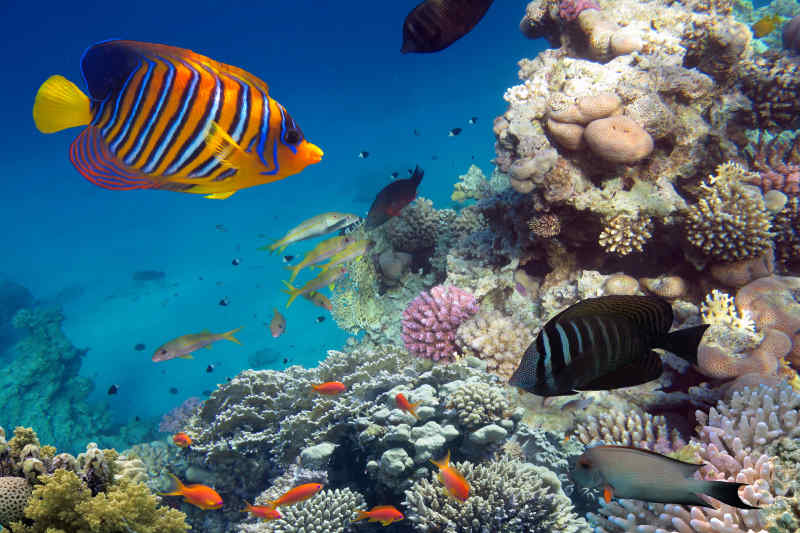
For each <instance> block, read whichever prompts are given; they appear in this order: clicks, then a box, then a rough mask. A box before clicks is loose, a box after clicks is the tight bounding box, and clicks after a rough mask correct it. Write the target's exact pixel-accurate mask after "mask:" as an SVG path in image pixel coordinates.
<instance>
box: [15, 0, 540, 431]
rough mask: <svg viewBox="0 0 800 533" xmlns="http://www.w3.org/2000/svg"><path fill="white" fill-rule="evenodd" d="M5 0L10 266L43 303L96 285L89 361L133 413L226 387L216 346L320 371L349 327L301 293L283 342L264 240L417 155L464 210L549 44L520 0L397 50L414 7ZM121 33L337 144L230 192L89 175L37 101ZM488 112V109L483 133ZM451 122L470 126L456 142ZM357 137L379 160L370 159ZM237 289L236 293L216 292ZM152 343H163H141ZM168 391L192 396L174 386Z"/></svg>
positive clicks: (228, 355)
mask: <svg viewBox="0 0 800 533" xmlns="http://www.w3.org/2000/svg"><path fill="white" fill-rule="evenodd" d="M9 4H10V2H3V3H2V6H0V21H2V22H0V24H2V29H3V38H2V40H0V52H2V57H3V58H4V65H3V71H4V72H3V79H4V80H5V83H3V84H2V85H0V116H2V118H3V120H2V121H0V139H2V141H3V142H2V144H1V145H0V146H2V148H0V151H1V153H2V156H3V162H4V168H3V170H2V173H3V176H4V179H3V194H2V195H0V228H2V229H0V232H1V233H0V235H2V248H3V250H4V252H5V253H4V260H3V261H2V263H0V276H3V275H4V276H7V277H8V278H10V279H13V280H15V281H18V282H20V283H23V284H24V285H26V286H28V287H29V288H30V289H31V290H32V291H33V292H34V294H35V295H36V296H37V297H40V298H52V297H53V296H54V295H55V294H56V293H58V292H59V291H60V290H62V289H63V288H65V287H70V286H77V287H79V288H80V290H82V291H83V293H82V295H81V296H80V297H78V298H75V299H73V300H71V301H69V302H66V303H65V309H66V312H67V315H68V319H67V324H66V329H67V332H68V333H69V334H70V336H71V338H72V339H73V341H74V342H75V343H76V344H77V345H79V346H85V345H89V346H90V348H91V350H90V352H89V355H88V356H87V358H86V361H85V363H84V368H83V370H82V373H84V374H85V375H89V376H92V377H94V378H95V379H96V380H97V383H98V392H97V393H96V397H97V398H104V397H105V390H106V389H107V387H108V385H109V384H110V383H118V384H120V385H121V388H120V394H119V395H118V396H117V397H115V398H112V399H111V401H112V402H113V405H114V407H115V409H117V412H118V415H119V416H121V417H126V416H130V415H131V414H132V413H134V412H135V413H140V414H154V413H158V412H163V411H165V410H167V409H169V408H170V407H172V406H173V405H175V404H177V403H179V401H180V400H181V399H182V398H183V397H185V396H186V395H188V394H197V393H199V392H200V390H202V389H203V388H210V387H212V386H213V384H214V383H216V382H218V381H220V380H221V379H222V378H223V375H222V374H220V373H214V374H204V372H203V369H204V368H205V365H206V364H207V363H208V362H209V361H211V360H212V359H216V360H221V361H222V362H223V366H222V367H221V368H223V369H224V370H222V372H225V373H227V374H228V375H232V373H234V372H236V371H237V370H238V369H239V368H241V367H243V366H244V365H245V364H246V359H247V355H248V354H249V353H251V352H253V351H255V350H257V349H260V348H262V347H272V348H275V349H276V350H279V351H280V352H281V353H283V354H287V355H289V356H291V358H292V360H293V361H294V362H302V363H305V364H308V365H311V364H313V363H314V362H315V361H316V360H319V359H320V358H321V357H323V356H324V350H325V349H327V348H337V347H339V344H340V343H341V341H342V340H343V339H344V335H343V334H342V333H341V332H339V331H338V330H337V329H336V328H335V324H334V323H333V321H332V320H327V321H326V322H324V323H322V324H316V322H315V321H314V317H315V316H316V315H318V314H320V313H319V312H318V310H317V309H315V308H312V307H311V306H309V305H308V304H307V303H305V302H303V303H302V304H301V303H300V301H298V303H297V304H295V305H293V306H292V308H290V309H289V312H287V313H286V314H287V319H288V328H287V333H286V335H284V337H282V338H281V339H278V340H277V341H274V340H273V339H271V338H270V337H269V336H268V335H267V332H266V330H265V328H264V325H263V323H264V322H265V321H268V320H269V317H270V315H271V312H272V308H273V307H275V306H278V307H281V308H282V309H283V304H284V302H285V295H283V294H282V293H281V292H280V288H281V287H282V286H281V283H280V279H281V278H285V273H284V271H283V270H282V268H283V267H282V264H281V262H280V261H279V260H278V259H277V258H276V257H270V256H269V255H267V254H266V253H264V252H256V251H255V248H256V247H257V246H259V245H262V244H265V243H267V242H268V241H270V240H272V239H274V238H277V237H279V236H281V235H283V233H284V232H285V231H286V230H287V229H288V228H289V227H291V226H294V225H296V224H297V223H298V222H300V221H301V220H303V219H305V218H308V217H310V216H313V215H315V214H317V213H319V212H322V211H333V210H336V211H351V212H356V213H358V214H362V215H363V214H364V213H365V211H366V209H367V208H368V206H369V203H370V201H371V200H372V198H373V196H374V194H375V193H376V192H377V190H379V189H380V188H381V187H383V186H384V185H385V184H386V183H388V180H389V175H390V174H391V172H392V171H395V170H396V171H400V172H401V174H404V173H405V169H407V168H411V167H413V166H414V165H415V164H420V165H421V166H422V167H423V168H424V169H425V171H426V172H425V180H424V181H423V182H422V185H421V187H420V194H421V195H422V196H426V197H429V198H432V199H433V200H434V201H435V203H436V205H437V207H446V206H448V205H450V203H451V202H450V200H449V195H450V192H451V191H452V185H453V183H454V182H455V181H456V179H457V177H458V175H459V174H463V173H464V172H466V170H467V168H468V167H469V165H470V164H471V163H472V162H475V163H476V164H478V165H479V166H481V167H482V168H483V169H484V171H485V172H487V173H488V172H491V164H490V160H491V158H492V157H493V136H492V133H491V124H492V120H493V118H494V117H495V116H497V115H499V114H501V113H502V112H503V111H504V110H505V108H506V104H505V102H504V101H503V100H502V94H503V92H504V90H505V88H506V87H508V86H511V85H514V84H516V83H518V82H517V78H516V73H517V66H516V62H517V61H518V60H519V59H520V58H522V57H533V56H535V55H536V53H537V52H538V51H539V50H540V49H542V47H543V43H542V42H540V41H539V42H533V41H528V40H526V39H525V38H524V37H523V36H522V35H521V34H520V33H519V31H518V22H519V19H520V17H521V16H522V14H523V11H524V7H525V2H524V1H508V0H500V1H498V2H495V5H494V6H493V7H492V9H490V11H489V13H488V14H487V16H486V17H485V19H484V20H483V21H482V22H481V23H480V24H479V25H478V26H477V28H476V29H475V30H474V31H473V32H472V33H470V34H469V35H468V36H467V37H465V38H464V39H462V40H460V41H459V42H457V43H455V44H454V45H453V46H452V47H451V48H449V49H448V50H445V51H443V52H441V53H437V54H429V55H402V54H400V52H399V49H400V45H401V28H402V23H403V19H404V18H405V16H406V14H407V13H408V11H409V10H411V9H412V8H413V7H414V6H415V5H416V2H415V1H413V0H409V1H392V2H365V1H360V2H324V1H320V0H314V1H311V0H297V1H293V2H239V1H235V0H234V1H228V2H219V1H215V2H204V1H191V2H176V1H159V2H155V1H135V2H119V3H116V2H81V3H78V4H75V3H68V2H66V3H65V2H38V3H27V4H28V5H22V4H23V3H22V2H13V3H12V4H13V5H9ZM109 38H125V39H134V40H141V41H152V42H161V43H166V44H171V45H175V46H180V47H185V48H191V49H193V50H195V51H197V52H199V53H202V54H205V55H207V56H209V57H212V58H214V59H216V60H218V61H222V62H226V63H230V64H233V65H236V66H239V67H242V68H244V69H246V70H248V71H250V72H252V73H254V74H255V75H257V76H259V77H261V78H262V79H263V80H265V81H266V82H267V84H268V85H269V86H270V88H271V96H273V97H274V98H275V99H276V100H278V101H279V102H281V103H282V104H283V105H284V106H285V107H286V108H287V109H288V110H289V112H290V113H291V114H292V116H293V117H294V118H295V120H296V121H297V122H298V124H299V125H300V126H301V128H302V129H303V131H304V132H305V134H306V137H307V138H308V139H309V140H310V141H311V142H313V143H315V144H317V145H318V146H320V147H321V148H322V149H323V150H324V151H325V157H324V159H323V161H322V162H321V163H320V164H318V165H315V166H313V167H310V168H309V169H307V170H306V171H304V172H303V173H301V174H300V175H297V176H293V177H290V178H288V179H286V180H284V181H282V182H278V183H276V184H271V185H265V186H261V187H257V188H253V189H248V190H244V191H240V192H239V193H237V194H236V195H234V196H233V197H232V198H231V199H229V200H224V201H214V200H207V199H204V198H202V197H200V196H196V195H184V194H179V193H173V192H162V191H130V192H118V191H108V190H104V189H101V188H99V187H96V186H94V185H92V184H90V183H89V182H87V181H85V180H84V179H83V178H82V177H81V176H80V175H79V174H78V173H77V171H75V170H74V169H73V168H72V166H71V164H70V162H69V160H68V158H67V149H68V146H69V144H70V143H71V141H72V139H73V138H74V137H75V136H77V135H78V133H79V129H74V130H69V131H65V132H60V133H57V134H53V135H43V134H40V133H39V132H38V131H36V129H35V128H34V125H33V121H32V119H31V106H32V104H33V98H34V94H35V92H36V90H37V88H38V86H39V85H40V84H41V83H42V82H43V81H44V80H45V79H46V78H47V77H48V76H50V75H51V74H56V73H58V74H62V75H65V76H66V77H68V78H69V79H71V80H73V81H75V82H78V83H79V82H80V79H81V77H80V72H79V70H78V67H79V65H78V61H79V58H80V56H81V53H82V52H83V50H84V49H85V48H86V47H88V46H89V45H91V44H92V43H94V42H97V41H100V40H104V39H109ZM473 115H474V116H477V117H479V122H478V124H477V125H475V126H469V125H468V124H467V120H468V119H469V117H471V116H473ZM454 127H461V128H463V130H464V131H463V133H462V134H461V135H460V136H458V137H448V136H447V132H448V131H449V130H450V129H451V128H454ZM415 128H416V129H418V130H419V131H420V132H421V136H419V137H415V136H414V135H413V130H414V129H415ZM361 150H367V151H369V152H370V157H369V158H367V159H365V160H362V159H359V158H357V157H356V154H357V153H358V152H359V151H361ZM434 156H436V157H437V159H435V160H434V159H433V157H434ZM473 157H474V159H473ZM217 224H224V225H225V227H226V228H227V229H228V231H227V232H224V233H223V232H219V231H217V230H215V225H217ZM258 234H264V235H265V237H263V238H258ZM312 244H313V243H312ZM306 249H308V246H297V247H294V248H290V249H289V250H288V252H289V253H302V251H303V250H306ZM233 257H239V258H241V260H242V264H241V265H240V266H239V267H235V268H234V267H232V266H231V259H232V258H233ZM141 269H158V270H163V271H165V272H166V273H167V282H166V283H165V284H163V285H161V286H155V287H140V286H136V285H134V284H132V281H131V272H133V271H135V270H141ZM201 276H202V277H203V281H200V280H199V279H198V278H199V277H201ZM217 282H219V283H217ZM220 284H221V285H220ZM137 291H138V292H137ZM140 293H141V294H140ZM223 296H228V297H230V298H231V305H230V306H228V307H220V306H218V305H217V302H218V300H219V299H220V298H221V297H223ZM155 302H158V304H156V303H155ZM242 325H244V326H245V329H244V330H243V331H242V332H241V334H240V335H239V338H240V339H241V340H242V342H243V343H244V346H243V347H238V346H236V345H233V344H232V343H220V345H218V346H217V347H215V348H214V351H212V352H208V353H209V354H211V355H209V356H206V355H205V353H204V354H202V355H201V356H200V357H198V360H197V361H172V362H169V363H163V366H158V367H156V365H153V363H151V362H150V360H149V355H150V353H152V349H153V348H155V347H156V346H157V345H158V344H161V343H163V342H165V341H166V340H169V339H170V338H172V337H175V336H178V335H181V334H184V333H192V332H196V331H199V330H202V329H204V328H210V329H212V330H219V331H222V330H227V329H231V328H233V327H236V326H242ZM309 332H310V333H312V334H309ZM137 342H144V343H146V344H147V346H148V348H147V351H146V352H135V351H133V350H132V348H131V347H132V346H133V345H134V344H135V343H137ZM223 344H224V345H223ZM156 368H158V369H160V370H164V369H165V373H161V372H158V371H156ZM169 386H177V387H179V389H180V394H179V395H178V396H177V397H176V396H170V395H169V394H168V393H167V392H166V391H167V389H168V387H169Z"/></svg>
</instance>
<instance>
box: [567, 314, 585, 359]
mask: <svg viewBox="0 0 800 533" xmlns="http://www.w3.org/2000/svg"><path fill="white" fill-rule="evenodd" d="M569 325H570V326H572V330H573V331H574V332H575V336H576V337H577V338H578V355H580V354H582V353H583V337H581V331H580V330H579V329H578V325H577V324H576V323H575V322H574V321H570V323H569Z"/></svg>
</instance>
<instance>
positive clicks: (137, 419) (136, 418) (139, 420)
mask: <svg viewBox="0 0 800 533" xmlns="http://www.w3.org/2000/svg"><path fill="white" fill-rule="evenodd" d="M133 419H134V420H136V421H137V422H141V421H142V419H141V418H139V416H134V417H133Z"/></svg>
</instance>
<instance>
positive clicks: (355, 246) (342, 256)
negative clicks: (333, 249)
mask: <svg viewBox="0 0 800 533" xmlns="http://www.w3.org/2000/svg"><path fill="white" fill-rule="evenodd" d="M374 245H375V243H374V242H372V241H370V240H369V239H363V240H360V241H356V242H354V243H351V244H349V245H347V247H346V248H344V249H343V250H342V251H341V252H339V253H338V254H336V255H334V256H333V257H331V260H330V261H328V262H327V263H325V264H324V265H322V266H321V267H320V268H322V271H323V272H325V271H326V270H328V269H330V268H333V267H335V266H337V265H340V264H342V263H347V262H348V261H352V260H353V259H358V258H359V257H361V256H362V255H364V254H365V253H367V252H368V251H370V250H371V249H372V247H373V246H374Z"/></svg>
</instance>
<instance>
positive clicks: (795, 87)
mask: <svg viewBox="0 0 800 533" xmlns="http://www.w3.org/2000/svg"><path fill="white" fill-rule="evenodd" d="M738 71H739V72H738V74H739V76H738V79H739V81H740V83H741V86H742V91H743V92H744V94H745V95H746V96H747V97H748V98H749V99H750V100H751V101H752V102H753V108H754V110H755V113H754V114H753V115H754V121H753V122H754V124H753V125H757V126H759V127H762V128H775V127H776V126H777V127H780V128H791V127H793V125H794V123H795V121H796V120H797V115H798V113H800V100H798V98H797V94H798V92H800V76H798V72H800V65H798V63H797V61H795V60H793V59H792V58H789V57H786V56H785V55H783V54H780V53H777V52H773V51H768V52H766V53H764V54H754V55H753V56H752V57H749V58H746V59H743V60H742V61H741V62H740V63H739V65H738Z"/></svg>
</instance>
